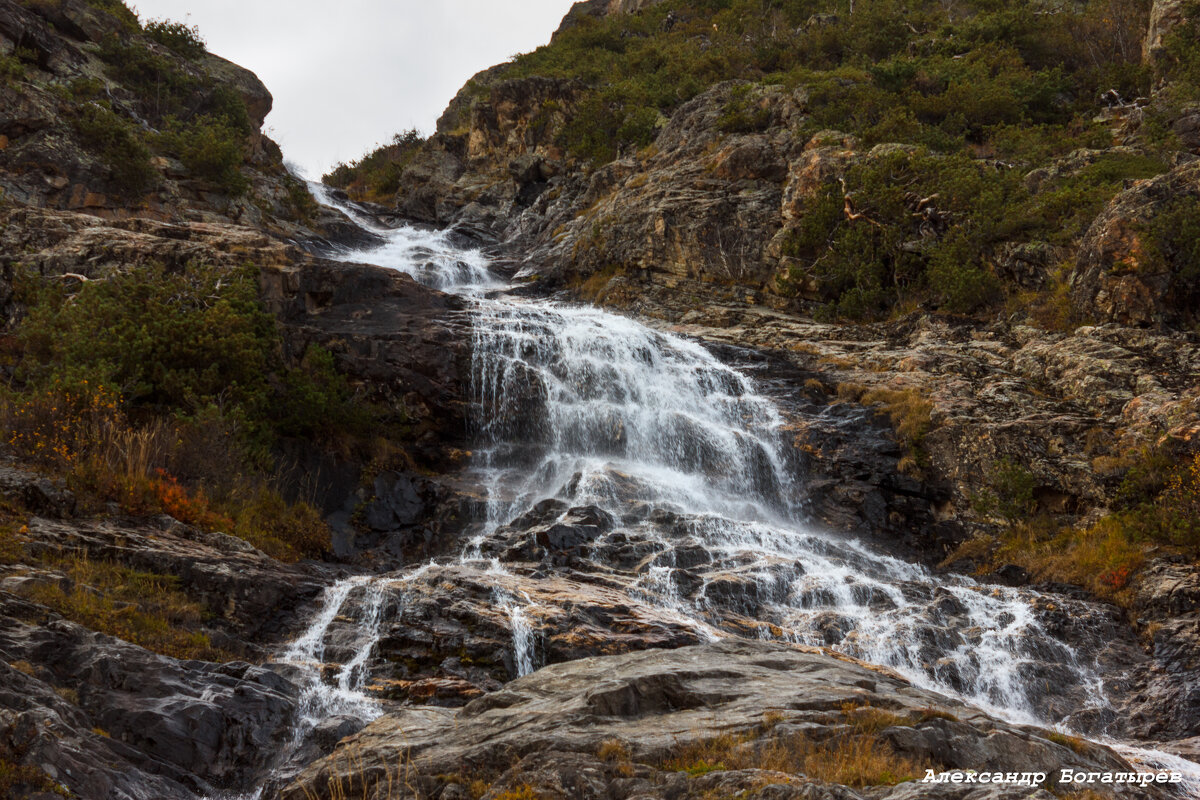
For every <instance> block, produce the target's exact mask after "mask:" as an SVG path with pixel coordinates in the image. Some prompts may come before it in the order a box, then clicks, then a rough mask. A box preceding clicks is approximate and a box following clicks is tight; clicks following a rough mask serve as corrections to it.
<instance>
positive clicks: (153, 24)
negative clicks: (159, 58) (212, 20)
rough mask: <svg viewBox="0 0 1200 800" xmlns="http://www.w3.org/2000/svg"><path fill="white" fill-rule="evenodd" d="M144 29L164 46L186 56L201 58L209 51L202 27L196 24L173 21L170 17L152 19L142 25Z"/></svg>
mask: <svg viewBox="0 0 1200 800" xmlns="http://www.w3.org/2000/svg"><path fill="white" fill-rule="evenodd" d="M142 31H143V32H144V33H145V34H146V35H147V36H148V37H150V38H151V39H153V40H154V41H156V42H158V43H159V44H161V45H162V46H163V47H166V48H167V49H168V50H170V51H171V52H173V53H175V54H176V55H178V56H182V57H184V58H189V59H193V60H194V59H199V58H202V57H203V56H204V54H205V53H206V52H207V45H206V44H205V43H204V39H203V38H202V37H201V36H200V29H199V28H198V27H196V26H195V25H187V24H185V23H183V22H172V21H171V20H168V19H152V20H149V21H148V22H146V23H145V24H144V25H143V26H142Z"/></svg>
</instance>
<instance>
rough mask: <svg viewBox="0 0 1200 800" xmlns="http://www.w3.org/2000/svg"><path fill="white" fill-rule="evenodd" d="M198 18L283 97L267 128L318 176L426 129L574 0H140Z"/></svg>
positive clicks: (535, 40)
mask: <svg viewBox="0 0 1200 800" xmlns="http://www.w3.org/2000/svg"><path fill="white" fill-rule="evenodd" d="M129 5H131V6H135V7H136V8H137V10H138V13H139V14H140V15H141V17H142V19H143V20H146V19H161V18H164V17H165V18H168V19H173V20H179V21H186V22H188V23H189V24H194V25H198V26H199V27H200V34H201V36H203V37H204V39H205V41H206V42H207V43H208V49H209V50H211V51H212V52H214V53H216V54H217V55H219V56H222V57H224V58H227V59H229V60H230V61H233V62H235V63H238V64H241V65H242V66H243V67H246V68H247V69H250V70H253V71H254V72H255V73H256V74H257V75H258V77H259V78H261V79H262V81H263V83H265V84H266V85H267V88H269V89H270V90H271V93H272V94H273V95H274V96H275V110H274V111H272V112H271V115H270V116H269V117H267V122H266V127H267V129H268V131H269V133H270V135H271V138H273V139H275V140H276V141H277V142H279V144H280V145H281V146H282V147H283V153H284V157H285V158H287V159H288V160H289V161H291V162H293V163H295V164H297V165H299V166H300V167H302V168H303V169H304V170H305V171H306V172H308V174H309V176H310V177H320V175H321V174H322V173H323V172H324V171H326V170H327V169H328V168H329V167H330V166H332V165H333V164H334V163H336V162H338V161H348V160H351V159H354V158H358V157H359V156H361V155H363V154H364V153H365V152H367V151H368V150H369V149H371V148H372V147H373V146H374V145H375V144H376V143H379V142H384V141H387V140H389V139H390V138H391V136H392V134H394V133H396V132H398V131H401V130H405V129H408V128H413V127H416V128H418V129H419V130H421V131H422V132H423V133H430V132H432V130H433V125H434V122H435V121H436V120H437V118H438V117H439V116H440V115H441V113H442V111H443V110H444V109H445V108H446V104H447V103H448V102H449V101H450V98H451V97H453V96H454V93H455V92H457V91H458V89H459V88H460V87H461V86H462V85H463V84H464V83H466V81H467V79H468V78H470V77H471V76H472V75H474V74H475V73H476V72H478V71H479V70H481V69H485V68H487V67H490V66H492V65H493V64H498V63H500V62H502V61H507V60H508V58H509V57H510V56H512V55H513V54H515V53H523V52H527V51H529V50H532V49H534V48H535V47H537V46H538V45H541V44H545V43H546V42H548V41H549V40H550V34H551V33H553V32H554V29H555V28H557V27H558V23H559V21H560V20H561V19H562V17H563V15H565V14H566V13H567V9H569V8H570V7H571V0H290V1H289V2H284V1H283V0H133V2H130V3H129Z"/></svg>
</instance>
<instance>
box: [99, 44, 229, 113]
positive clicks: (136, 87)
mask: <svg viewBox="0 0 1200 800" xmlns="http://www.w3.org/2000/svg"><path fill="white" fill-rule="evenodd" d="M99 55H100V58H101V59H102V60H103V61H104V62H105V63H106V64H108V66H109V73H110V74H111V76H112V77H113V78H114V79H115V80H116V81H117V82H119V83H121V84H122V85H123V86H125V87H126V88H128V89H129V90H130V91H132V92H133V93H134V95H135V96H136V98H137V102H138V107H139V108H140V109H141V111H142V113H143V114H144V115H145V116H146V117H148V118H149V119H150V121H151V122H153V123H156V124H157V123H162V122H164V121H166V120H167V119H168V118H170V117H186V116H188V115H189V114H190V113H192V108H193V105H194V103H193V100H194V98H195V95H196V94H197V93H198V92H200V91H202V90H203V89H204V88H205V86H204V82H203V81H201V80H200V79H199V78H197V77H195V76H193V75H189V74H188V73H187V72H184V71H183V70H181V69H179V68H178V67H177V66H176V65H175V63H173V62H172V61H171V59H169V58H167V57H165V56H162V55H159V54H158V53H155V52H153V51H151V50H150V49H148V48H146V47H144V46H142V45H141V44H139V43H138V42H137V40H136V39H133V38H130V37H124V36H117V35H115V34H113V35H110V36H108V37H106V38H105V39H104V41H103V42H101V44H100V52H99Z"/></svg>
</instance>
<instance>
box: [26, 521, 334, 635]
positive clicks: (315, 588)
mask: <svg viewBox="0 0 1200 800" xmlns="http://www.w3.org/2000/svg"><path fill="white" fill-rule="evenodd" d="M27 527H28V531H27V534H28V537H29V544H28V545H27V546H26V551H27V552H28V553H29V554H31V555H35V556H36V555H42V554H47V553H64V552H66V553H79V554H83V555H86V556H87V557H89V558H92V559H100V560H105V561H115V562H118V563H121V564H125V565H126V566H130V567H133V568H134V569H139V570H144V571H146V572H152V573H155V574H159V575H174V576H175V577H177V578H178V579H179V581H180V582H181V584H182V585H183V586H184V587H186V588H187V591H188V594H189V596H191V597H192V598H193V599H195V600H197V601H199V602H201V603H203V604H204V605H205V606H207V607H208V609H209V611H210V612H211V613H212V614H213V616H214V620H213V624H214V625H222V626H224V627H225V628H226V629H227V631H228V633H229V635H231V636H233V637H236V638H237V639H241V640H244V641H245V642H256V643H258V644H257V645H248V644H244V645H243V647H249V649H250V650H251V651H252V652H258V653H261V652H262V651H261V649H260V648H261V645H262V644H265V643H268V642H271V641H273V640H274V641H278V640H279V639H281V638H283V637H284V635H285V634H286V632H287V631H290V630H291V629H292V627H293V626H294V625H295V623H296V620H295V619H294V618H293V615H294V611H295V609H296V608H297V606H299V605H301V604H303V603H306V602H308V601H311V600H312V599H313V598H314V597H315V596H316V595H317V594H318V593H319V591H320V588H321V586H322V583H323V581H322V580H321V579H320V578H319V577H318V576H317V575H314V574H313V572H312V571H311V570H305V569H302V568H300V567H295V566H289V565H284V564H280V563H279V562H277V561H275V560H274V559H272V558H270V557H268V556H266V555H264V554H263V553H261V552H259V551H258V550H256V549H255V548H254V547H253V546H251V545H250V544H248V543H246V542H244V541H242V540H241V539H237V538H235V537H233V536H227V535H225V534H222V533H206V532H204V531H200V530H197V529H195V528H191V527H189V526H187V525H182V524H180V523H178V522H176V521H175V520H173V519H171V518H170V517H165V516H164V517H160V518H158V519H157V520H153V521H139V520H132V521H127V522H125V523H122V522H120V521H116V520H106V521H79V520H70V521H68V520H60V521H52V520H46V519H38V518H35V519H33V520H31V521H30V523H29V525H28V526H27Z"/></svg>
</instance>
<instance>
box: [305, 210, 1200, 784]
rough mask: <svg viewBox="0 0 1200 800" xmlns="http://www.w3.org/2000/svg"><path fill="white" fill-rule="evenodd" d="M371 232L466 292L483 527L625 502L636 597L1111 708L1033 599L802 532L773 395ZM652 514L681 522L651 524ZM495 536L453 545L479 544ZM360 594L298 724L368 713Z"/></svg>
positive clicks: (989, 684)
mask: <svg viewBox="0 0 1200 800" xmlns="http://www.w3.org/2000/svg"><path fill="white" fill-rule="evenodd" d="M374 230H375V232H376V233H378V234H380V235H381V236H383V237H384V238H385V240H386V243H385V244H384V245H383V246H382V247H379V248H376V249H370V250H365V251H359V252H347V253H344V254H341V256H340V257H342V258H344V259H346V260H352V261H360V262H367V263H374V264H378V265H380V266H384V267H390V268H392V269H396V270H398V271H401V272H404V273H407V274H409V275H411V276H413V277H414V278H416V279H417V280H419V281H422V282H424V283H426V284H427V285H430V286H434V287H437V288H442V289H447V290H451V291H456V292H458V293H460V294H463V295H466V296H469V297H471V298H473V302H474V308H475V327H474V342H473V364H472V378H473V386H472V391H473V400H474V402H475V404H476V408H477V411H476V413H475V415H474V425H475V429H474V431H473V432H474V435H475V437H476V442H477V447H476V448H475V450H476V453H477V456H478V458H477V469H478V476H479V479H480V481H481V483H482V484H483V485H484V486H485V487H486V488H487V489H488V492H489V518H488V525H487V532H493V531H495V529H496V528H497V527H498V526H500V525H503V524H505V523H506V522H508V521H509V520H511V519H513V518H514V517H515V516H517V515H519V514H521V513H523V512H525V511H526V510H528V509H529V508H530V507H531V506H532V505H533V504H535V503H537V502H538V501H539V500H541V499H543V498H546V497H558V498H560V499H562V500H565V501H567V502H568V503H569V504H570V505H572V506H578V505H589V504H590V505H596V506H599V507H601V508H603V509H605V510H606V511H608V512H610V513H612V514H613V515H614V516H615V517H617V518H618V519H620V518H622V517H623V516H625V515H631V517H632V519H631V521H630V522H629V523H628V527H629V529H630V530H632V531H634V532H636V533H637V534H638V535H640V536H641V537H643V538H644V539H645V540H646V541H648V542H650V543H651V544H653V545H654V546H655V547H656V548H657V549H658V550H659V551H660V553H661V559H660V560H659V561H658V562H657V563H651V564H649V565H647V566H645V568H644V569H643V570H642V571H641V572H640V574H639V575H638V576H637V578H636V582H635V583H634V586H633V591H634V593H635V595H636V596H638V598H639V599H642V600H647V601H650V602H653V603H655V604H657V605H659V606H661V607H662V608H664V609H667V610H669V611H671V612H672V613H673V614H677V615H679V616H681V617H683V618H685V619H686V620H688V622H689V623H690V625H691V626H692V627H693V628H695V629H696V630H698V631H708V632H714V631H715V630H716V629H715V628H714V627H713V625H714V624H716V622H717V619H718V617H719V615H720V614H721V613H727V612H728V611H729V610H730V609H731V608H733V609H735V610H736V609H737V608H738V607H739V605H741V606H745V608H746V609H747V615H749V616H753V617H754V618H756V619H759V620H760V621H762V623H763V625H762V627H761V628H760V629H759V634H760V635H761V636H762V637H763V638H780V636H782V638H784V639H787V640H790V641H795V642H800V643H806V644H812V645H826V644H830V645H832V646H833V647H834V648H835V649H837V650H840V651H842V652H845V653H847V654H849V655H852V656H855V657H858V658H861V659H863V660H865V661H869V662H873V663H876V664H881V665H885V666H888V667H891V668H893V669H895V670H896V671H898V672H900V673H901V674H903V675H905V676H906V677H908V678H909V679H910V680H912V681H913V682H914V683H916V684H917V685H920V686H924V687H926V688H931V689H934V690H937V691H941V692H945V693H947V694H951V695H957V696H959V697H962V698H964V699H966V700H968V701H970V702H972V703H973V704H975V705H977V706H980V707H982V708H984V709H986V710H988V711H990V712H992V713H995V714H997V715H999V716H1001V717H1004V718H1007V719H1010V720H1013V721H1018V722H1030V723H1039V724H1056V723H1061V722H1062V721H1063V719H1064V718H1065V716H1066V715H1067V714H1068V713H1073V712H1078V711H1081V710H1083V709H1084V708H1089V707H1091V708H1096V709H1104V708H1107V707H1108V700H1107V698H1106V697H1105V695H1104V692H1103V688H1102V681H1101V679H1100V676H1099V674H1098V671H1097V669H1096V668H1095V665H1094V664H1093V663H1091V661H1090V659H1089V657H1085V656H1083V655H1081V654H1078V653H1076V652H1074V651H1073V649H1072V648H1071V647H1070V646H1069V645H1067V644H1066V643H1065V642H1062V641H1060V640H1058V639H1056V638H1054V637H1053V636H1051V635H1050V634H1049V633H1048V632H1046V631H1045V630H1043V628H1042V626H1041V624H1040V623H1039V621H1038V617H1037V614H1036V612H1035V610H1034V607H1033V603H1034V602H1035V601H1036V600H1037V595H1036V594H1035V593H1033V592H1030V591H1028V590H1019V589H1010V588H1003V587H994V586H984V585H979V584H977V583H975V582H974V581H972V580H970V579H968V578H965V577H948V576H935V575H933V574H931V573H930V572H929V571H928V570H926V569H925V568H923V567H920V566H918V565H914V564H910V563H906V562H903V561H901V560H898V559H895V558H891V557H888V556H885V555H881V554H879V553H877V552H874V551H873V550H871V549H869V548H867V547H865V546H863V545H861V544H858V543H855V542H848V541H844V540H840V539H832V538H830V537H828V536H825V535H822V534H820V533H817V532H815V531H813V530H812V529H810V528H809V527H808V526H806V525H805V524H804V523H803V521H802V518H801V516H800V514H799V507H800V500H801V489H802V486H800V485H799V484H798V483H797V480H796V479H795V477H794V472H793V470H792V468H791V464H790V462H789V459H788V456H787V455H786V452H787V451H786V448H785V446H784V441H783V431H782V427H783V420H782V418H781V416H780V414H779V412H778V410H777V408H776V406H775V404H774V403H773V402H772V401H771V400H770V399H769V398H768V397H766V396H764V395H763V394H762V393H761V392H759V391H758V390H757V389H756V387H755V385H754V384H753V382H752V381H751V380H750V379H749V378H748V377H746V376H745V375H744V374H742V373H740V372H738V371H737V370H735V369H733V368H731V367H729V366H727V365H725V364H722V363H721V362H720V361H719V360H718V359H716V358H715V357H714V356H713V355H712V354H711V353H709V352H708V351H707V350H706V349H705V348H704V347H702V346H700V345H699V344H697V343H695V342H692V341H689V340H686V339H683V338H681V337H678V336H674V335H671V334H668V333H663V332H660V331H655V330H651V329H649V328H647V327H646V326H644V325H641V324H639V323H638V322H636V321H633V320H630V319H628V318H625V317H621V316H618V315H614V314H610V313H607V312H604V311H601V310H598V309H594V308H587V307H576V306H567V305H560V304H554V303H548V302H532V301H525V300H519V299H515V298H512V297H505V296H503V295H502V294H500V293H499V292H495V291H492V290H495V289H497V288H498V287H500V286H501V282H500V281H499V280H497V279H496V278H495V277H494V276H493V275H492V274H491V273H490V272H489V271H488V269H487V259H486V258H485V257H484V256H483V254H481V253H479V252H477V251H471V250H464V249H462V248H459V247H455V246H454V245H453V243H452V241H451V236H450V235H449V234H447V233H445V232H440V233H439V232H431V231H423V230H418V229H415V228H401V229H398V230H394V231H390V230H383V229H379V228H375V229H374ZM650 510H659V511H664V510H665V511H671V512H677V513H678V514H680V515H682V517H681V518H682V519H683V522H682V523H681V524H679V525H675V526H669V525H662V524H652V523H651V522H648V521H647V520H646V518H647V516H648V514H649V511H650ZM631 511H632V512H634V513H632V514H631ZM487 532H485V534H483V535H481V537H478V538H477V539H476V540H474V541H473V542H472V543H471V545H469V546H468V547H467V548H466V549H465V550H464V556H463V558H464V559H467V560H470V559H477V558H479V551H478V544H479V542H480V539H481V538H482V536H484V535H487ZM681 540H686V541H687V542H689V543H692V544H696V545H699V546H700V547H701V548H702V549H703V551H704V552H705V553H706V555H707V558H708V559H709V563H707V564H703V565H701V573H702V575H703V580H704V585H703V586H702V588H701V589H700V590H699V591H697V592H694V593H692V595H691V597H685V596H683V595H682V594H681V593H680V591H679V588H678V585H677V581H676V578H675V573H676V569H677V567H676V566H675V554H676V547H677V546H678V545H679V544H680V541H681ZM497 568H499V569H501V570H502V569H503V568H502V567H499V565H497ZM505 574H507V573H505ZM342 586H343V585H342V584H339V585H338V586H335V587H333V588H331V589H330V590H329V594H328V596H327V600H326V604H325V607H324V608H323V610H322V613H321V614H320V615H319V616H318V618H317V620H316V621H315V622H314V626H313V628H312V629H310V632H309V634H306V636H305V637H302V639H301V640H300V641H298V642H297V644H296V645H294V646H293V648H292V650H293V651H295V652H294V655H293V660H295V661H301V660H305V659H308V660H313V661H319V660H320V655H321V653H320V650H319V648H320V644H319V641H320V640H321V638H322V637H323V636H324V634H323V633H316V630H317V629H318V628H320V626H321V625H322V624H323V625H324V626H325V627H326V628H327V627H328V625H329V623H330V621H331V620H332V618H333V616H336V615H337V614H338V613H339V611H338V609H340V608H341V604H342V603H344V602H345V601H346V598H347V597H348V596H349V594H350V593H351V592H352V591H353V590H354V589H355V588H362V587H361V585H357V584H355V585H351V586H350V587H349V588H346V589H345V590H344V591H343V589H342ZM731 587H732V588H731ZM339 598H340V599H339ZM494 602H495V604H496V606H497V608H499V609H500V610H502V611H503V612H504V613H505V614H506V615H507V616H508V619H509V622H510V626H511V630H512V635H513V645H512V647H513V653H512V655H513V662H514V664H515V666H516V671H517V672H518V674H522V675H524V674H527V673H528V672H530V671H532V670H533V669H534V668H535V667H536V666H537V664H536V661H535V652H534V651H535V648H534V635H533V628H532V626H531V624H530V610H531V606H532V601H530V600H529V598H528V596H527V595H526V596H525V597H524V598H523V600H522V599H519V598H518V597H517V596H516V595H514V594H513V593H512V592H510V591H507V590H502V589H499V588H497V589H496V592H495V595H494ZM367 607H368V608H373V609H375V610H373V611H370V612H366V613H364V614H363V616H364V626H365V627H366V629H367V632H366V633H364V638H363V642H364V648H365V649H364V650H362V651H360V652H362V653H363V657H362V658H361V659H357V660H356V661H355V662H353V663H347V664H346V665H344V666H343V667H342V671H341V672H340V673H339V675H338V680H337V682H336V685H332V686H331V685H329V684H328V683H327V682H325V681H320V680H319V679H318V683H319V684H320V685H319V686H317V687H314V688H313V691H312V699H311V701H309V700H306V701H305V702H308V703H309V705H306V706H305V719H306V720H307V719H309V718H316V717H319V716H321V715H323V714H332V713H353V714H360V713H361V714H362V715H363V717H364V718H369V715H370V714H372V713H377V712H376V710H375V708H374V707H373V706H371V705H370V701H369V698H365V696H364V695H362V692H361V688H362V687H361V680H362V678H363V670H362V669H361V667H362V666H363V664H364V663H365V660H366V657H367V655H368V654H369V649H370V647H371V646H373V644H374V641H376V640H377V639H378V626H379V619H378V616H379V609H378V608H376V607H374V606H371V605H370V603H368V604H367ZM330 609H332V610H330ZM360 613H361V612H360ZM326 616H329V620H326ZM772 626H775V627H774V628H772ZM830 630H833V631H835V634H834V635H833V636H832V638H831V636H830V633H829V631H830ZM372 631H373V632H372ZM779 631H781V632H782V633H781V634H780V633H779ZM710 635H711V634H710ZM314 637H315V639H314ZM372 637H374V639H372ZM291 652H292V651H289V653H291ZM1047 664H1052V665H1059V667H1060V669H1059V670H1058V671H1057V672H1056V673H1055V681H1056V682H1061V683H1062V686H1056V687H1055V688H1056V689H1061V688H1063V686H1065V687H1067V688H1069V689H1070V691H1071V692H1072V693H1073V694H1072V697H1073V701H1072V707H1070V708H1069V709H1062V708H1060V709H1058V710H1056V711H1048V710H1047V709H1046V708H1045V707H1043V702H1042V698H1041V697H1040V696H1039V695H1038V694H1037V693H1036V691H1033V690H1034V689H1035V685H1036V684H1037V683H1039V681H1036V680H1033V679H1032V678H1033V674H1034V672H1033V671H1034V670H1035V669H1037V668H1045V666H1046V665H1047ZM343 677H344V680H343ZM306 697H308V695H306ZM347 709H349V710H347ZM1130 752H1131V754H1132V753H1134V752H1137V753H1142V754H1143V756H1146V755H1147V754H1146V753H1145V751H1130ZM1197 771H1198V770H1197V769H1195V768H1194V765H1193V772H1197Z"/></svg>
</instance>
